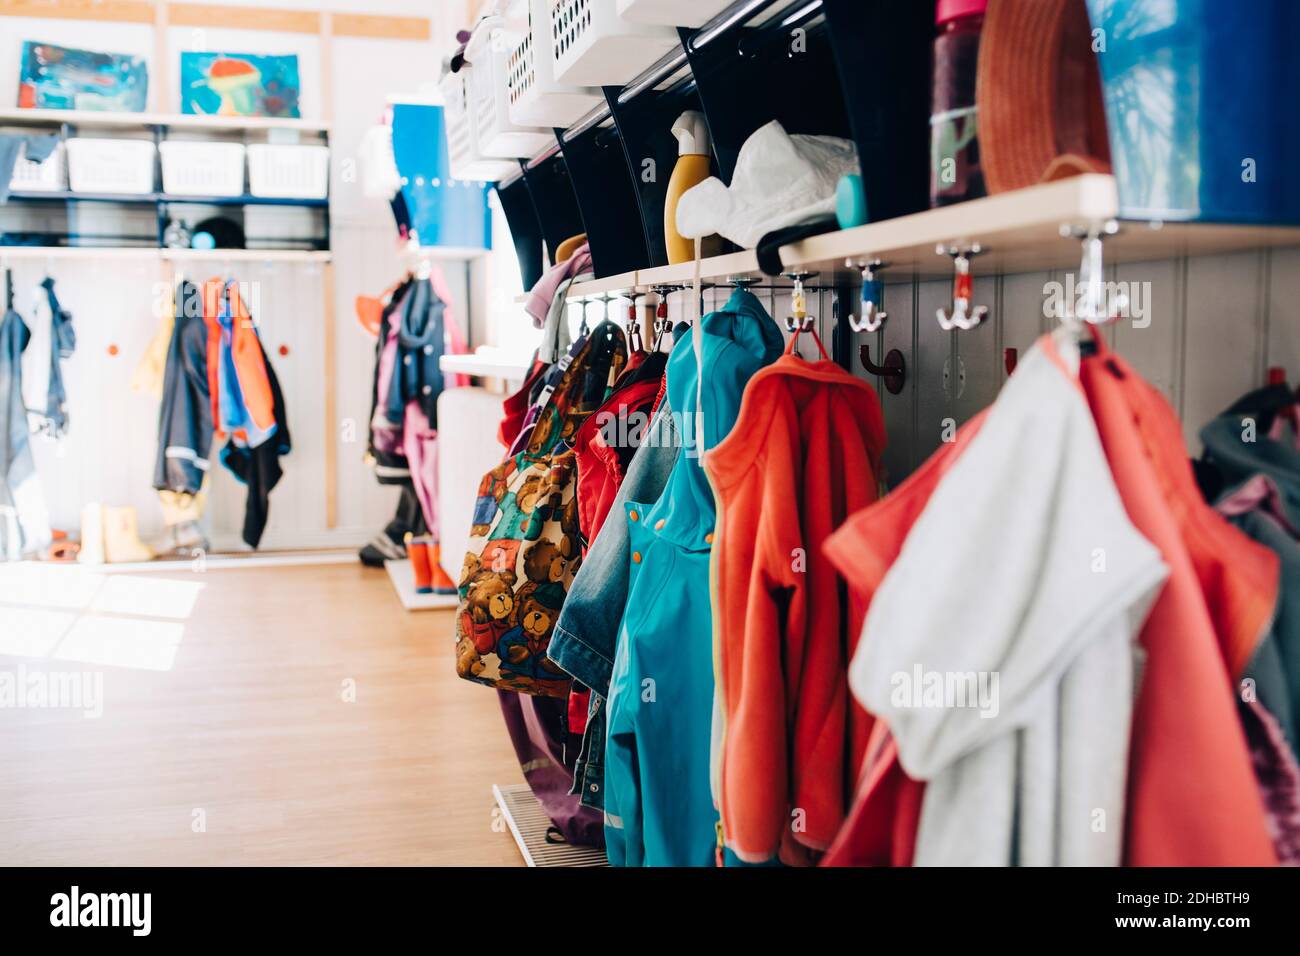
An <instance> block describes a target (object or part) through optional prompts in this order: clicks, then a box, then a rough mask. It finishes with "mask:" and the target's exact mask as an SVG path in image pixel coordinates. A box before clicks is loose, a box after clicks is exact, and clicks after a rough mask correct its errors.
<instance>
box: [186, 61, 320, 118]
mask: <svg viewBox="0 0 1300 956" xmlns="http://www.w3.org/2000/svg"><path fill="white" fill-rule="evenodd" d="M298 93H299V84H298V57H297V55H296V54H291V55H288V56H262V55H260V54H251V53H188V52H187V53H182V54H181V112H182V113H196V114H205V115H210V116H282V117H290V118H297V117H299V116H300V115H301V113H299V111H298Z"/></svg>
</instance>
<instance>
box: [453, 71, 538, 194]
mask: <svg viewBox="0 0 1300 956" xmlns="http://www.w3.org/2000/svg"><path fill="white" fill-rule="evenodd" d="M472 70H473V68H472V67H469V66H464V67H461V69H460V70H459V72H456V73H447V74H445V75H444V76H443V78H442V80H441V81H440V82H439V84H438V85H439V88H440V89H441V90H442V96H443V114H442V115H443V121H444V122H445V123H446V127H447V165H448V168H449V169H450V170H451V178H452V179H459V180H461V181H471V180H480V181H484V182H496V181H497V180H499V179H501V178H503V177H505V176H509V175H510V174H511V173H513V172H518V170H519V164H518V163H514V162H511V161H510V160H506V159H491V158H488V157H486V156H484V155H483V154H482V153H480V152H479V149H478V131H477V130H476V129H475V128H474V115H473V113H472V112H471V110H470V102H469V74H470V73H471V72H472Z"/></svg>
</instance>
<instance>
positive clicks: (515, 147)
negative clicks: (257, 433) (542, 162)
mask: <svg viewBox="0 0 1300 956" xmlns="http://www.w3.org/2000/svg"><path fill="white" fill-rule="evenodd" d="M517 40H518V36H517V35H514V34H510V33H508V32H506V31H504V30H503V29H501V27H500V25H499V19H497V18H491V19H488V20H484V21H483V22H481V23H480V24H479V26H478V27H477V28H476V29H475V30H474V35H473V36H472V37H470V40H469V43H468V44H467V45H466V47H465V59H467V60H468V61H469V63H470V69H469V78H468V79H467V80H466V82H467V83H468V84H469V104H470V110H471V111H472V113H473V115H474V130H475V132H476V134H477V136H478V151H479V152H480V153H481V154H483V155H484V156H495V157H498V158H502V159H506V158H511V157H514V158H519V159H522V158H525V157H528V156H532V155H534V154H536V153H539V152H541V151H542V150H543V149H545V148H546V147H547V146H549V145H551V144H552V143H554V142H555V134H554V133H553V132H552V131H551V130H549V129H537V128H535V127H532V126H520V125H519V124H517V123H513V122H511V120H510V92H509V88H508V83H507V78H506V72H507V66H506V64H507V61H508V60H509V58H510V54H509V53H508V52H507V50H513V49H514V46H515V43H516V42H517Z"/></svg>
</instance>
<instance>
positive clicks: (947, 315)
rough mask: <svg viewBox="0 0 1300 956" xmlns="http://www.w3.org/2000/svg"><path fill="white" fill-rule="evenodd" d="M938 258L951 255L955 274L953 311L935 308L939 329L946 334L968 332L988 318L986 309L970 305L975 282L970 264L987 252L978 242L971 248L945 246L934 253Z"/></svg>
mask: <svg viewBox="0 0 1300 956" xmlns="http://www.w3.org/2000/svg"><path fill="white" fill-rule="evenodd" d="M934 251H935V252H936V253H937V254H939V255H941V256H951V257H952V264H953V268H954V270H956V274H955V275H954V276H953V283H952V308H951V309H938V310H936V312H935V315H936V316H937V317H938V319H939V328H941V329H943V330H944V331H945V332H950V331H952V330H953V329H961V330H963V331H969V330H970V329H973V328H975V326H977V325H979V324H980V323H981V322H983V321H984V319H985V318H986V317H987V316H988V314H989V310H988V307H987V306H983V305H972V300H973V299H974V290H975V280H974V278H973V277H972V276H971V274H970V261H971V259H973V258H975V257H976V256H978V255H980V254H981V253H983V252H985V251H986V250H985V249H984V248H983V247H981V246H980V244H979V243H978V242H977V243H975V244H973V245H971V246H944V245H940V246H938V247H936V248H935V250H934Z"/></svg>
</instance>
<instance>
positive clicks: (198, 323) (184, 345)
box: [153, 282, 212, 495]
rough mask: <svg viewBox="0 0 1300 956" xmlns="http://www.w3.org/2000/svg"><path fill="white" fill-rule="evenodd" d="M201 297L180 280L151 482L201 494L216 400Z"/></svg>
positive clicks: (164, 371)
mask: <svg viewBox="0 0 1300 956" xmlns="http://www.w3.org/2000/svg"><path fill="white" fill-rule="evenodd" d="M200 301H201V300H200V298H199V290H198V288H197V287H196V286H194V285H193V284H192V283H189V282H182V283H181V285H180V287H179V288H178V289H177V291H176V307H175V321H174V323H173V325H172V336H171V343H170V344H169V346H168V348H167V361H166V364H165V366H164V368H163V387H162V402H161V404H160V405H159V408H158V454H157V456H156V458H155V459H154V472H153V486H154V488H156V489H158V490H159V491H174V492H177V493H180V494H190V495H195V494H198V492H199V489H200V488H201V487H202V486H203V479H204V477H205V476H206V475H207V473H208V456H209V454H210V453H211V451H212V400H211V397H210V395H209V392H208V382H209V378H208V329H207V326H206V325H205V324H204V321H203V315H202V314H201V313H200V312H198V311H197V309H196V308H195V306H197V305H198V304H199V303H200Z"/></svg>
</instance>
